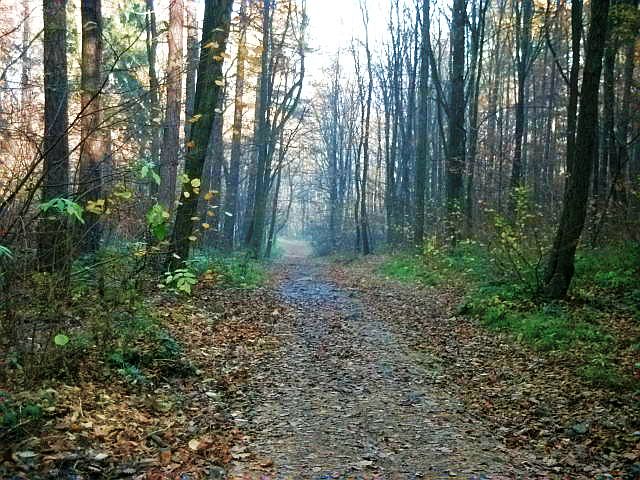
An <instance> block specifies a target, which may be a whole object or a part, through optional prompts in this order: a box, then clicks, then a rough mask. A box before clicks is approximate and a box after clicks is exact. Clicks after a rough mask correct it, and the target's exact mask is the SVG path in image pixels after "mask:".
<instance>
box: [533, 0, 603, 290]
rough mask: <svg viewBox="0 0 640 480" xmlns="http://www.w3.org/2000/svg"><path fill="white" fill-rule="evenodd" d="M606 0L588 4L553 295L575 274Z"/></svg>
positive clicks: (552, 267) (553, 259) (550, 286)
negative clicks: (587, 28)
mask: <svg viewBox="0 0 640 480" xmlns="http://www.w3.org/2000/svg"><path fill="white" fill-rule="evenodd" d="M608 13H609V0H600V1H597V2H593V3H592V4H591V26H590V28H589V36H588V39H587V45H586V56H585V63H584V73H583V76H582V89H581V92H580V99H581V101H580V112H579V117H578V128H577V132H576V141H575V153H574V155H573V158H572V157H571V152H567V165H568V172H567V185H566V190H565V195H564V202H563V207H562V215H561V217H560V225H559V227H558V231H557V233H556V237H555V240H554V243H553V249H552V251H551V256H550V259H549V265H548V268H547V272H546V277H545V280H546V290H547V293H548V295H549V296H550V297H552V298H562V297H564V296H565V295H566V294H567V291H568V289H569V286H570V284H571V279H572V278H573V273H574V259H575V253H576V248H577V246H578V242H579V241H580V235H581V234H582V229H583V228H584V223H585V218H586V214H587V201H588V199H589V180H590V176H591V169H592V165H593V153H594V149H595V148H596V145H597V132H596V124H597V119H598V90H599V84H600V76H601V73H602V56H603V53H604V45H605V40H606V33H607V23H608Z"/></svg>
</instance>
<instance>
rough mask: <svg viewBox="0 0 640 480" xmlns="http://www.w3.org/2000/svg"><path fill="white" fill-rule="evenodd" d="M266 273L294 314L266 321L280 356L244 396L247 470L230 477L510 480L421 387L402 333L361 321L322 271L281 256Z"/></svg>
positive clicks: (483, 432) (495, 454)
mask: <svg viewBox="0 0 640 480" xmlns="http://www.w3.org/2000/svg"><path fill="white" fill-rule="evenodd" d="M274 273H275V282H274V288H275V289H277V291H278V295H279V297H280V298H281V300H282V302H283V308H287V309H292V310H293V315H282V316H281V317H282V318H281V319H277V320H276V323H275V325H274V329H275V332H274V333H275V335H276V336H277V337H279V338H280V340H281V347H280V349H279V350H277V351H275V352H274V354H273V355H271V356H269V357H268V358H267V359H266V361H265V362H264V363H262V364H261V365H260V366H259V367H258V370H257V371H256V372H255V374H254V376H253V380H252V381H251V385H250V386H249V387H248V388H249V390H250V391H251V393H250V396H252V397H253V399H254V401H253V402H252V407H250V411H247V412H244V416H245V417H246V418H245V419H241V422H242V424H241V425H240V426H241V429H242V430H243V431H245V432H247V433H248V442H247V445H246V448H245V449H244V450H242V452H244V453H240V455H239V456H238V457H239V458H246V459H251V460H250V461H247V462H246V463H243V462H242V461H240V462H238V463H236V464H235V467H234V469H233V471H232V478H268V479H281V478H282V479H284V478H296V479H297V478H309V479H329V478H363V479H364V478H367V479H373V478H381V479H382V478H384V479H387V478H389V479H391V478H398V479H414V478H429V479H436V478H437V479H440V478H451V477H458V478H475V479H481V478H492V479H496V478H512V474H513V473H514V472H513V471H512V468H511V467H509V466H508V463H509V462H508V460H507V459H505V458H504V456H503V454H501V451H503V450H504V449H501V448H500V446H499V445H497V441H495V440H493V439H492V434H491V432H489V431H488V430H487V429H486V428H485V427H484V426H483V425H482V424H481V423H480V422H479V421H478V420H477V419H476V418H473V417H472V416H471V415H470V414H467V413H466V412H465V410H464V407H463V402H462V401H461V400H460V399H457V398H456V396H455V394H454V393H453V392H452V391H447V388H446V387H445V388H443V387H442V385H439V386H438V387H436V386H434V385H433V382H431V381H430V380H431V379H433V377H434V375H437V372H436V371H434V370H433V367H430V366H429V362H428V361H425V359H424V358H421V354H419V353H417V352H415V351H414V350H412V349H411V348H410V347H409V345H408V342H407V340H405V338H409V337H410V335H405V333H408V332H403V331H402V327H400V326H399V325H396V324H395V323H394V322H393V321H392V319H387V318H378V317H376V316H375V315H372V314H371V313H369V312H368V311H367V309H366V308H365V304H364V303H363V301H362V299H361V298H360V292H359V291H358V290H357V289H355V288H348V287H340V286H338V285H337V284H336V283H335V282H334V281H333V280H331V279H330V275H329V267H328V265H323V264H322V263H319V262H316V261H314V260H312V259H309V258H306V257H305V256H288V257H285V258H284V260H283V262H281V264H280V265H279V266H277V267H276V268H275V272H274ZM496 474H498V475H499V476H496ZM486 475H491V477H488V476H486ZM502 475H504V476H502Z"/></svg>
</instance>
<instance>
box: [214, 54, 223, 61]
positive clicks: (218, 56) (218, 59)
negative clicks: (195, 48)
mask: <svg viewBox="0 0 640 480" xmlns="http://www.w3.org/2000/svg"><path fill="white" fill-rule="evenodd" d="M213 59H214V60H215V61H216V62H222V61H223V60H224V57H222V56H220V55H214V57H213Z"/></svg>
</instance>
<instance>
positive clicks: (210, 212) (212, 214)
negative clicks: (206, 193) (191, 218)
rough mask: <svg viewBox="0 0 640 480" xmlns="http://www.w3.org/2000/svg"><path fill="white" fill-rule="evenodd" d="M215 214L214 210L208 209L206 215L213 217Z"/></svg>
mask: <svg viewBox="0 0 640 480" xmlns="http://www.w3.org/2000/svg"><path fill="white" fill-rule="evenodd" d="M215 215H216V212H214V211H213V210H209V211H208V212H207V216H208V217H215Z"/></svg>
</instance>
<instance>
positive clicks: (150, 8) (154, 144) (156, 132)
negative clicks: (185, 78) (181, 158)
mask: <svg viewBox="0 0 640 480" xmlns="http://www.w3.org/2000/svg"><path fill="white" fill-rule="evenodd" d="M146 5H147V15H146V17H145V23H146V43H147V62H148V64H149V116H150V117H151V122H150V123H151V130H150V132H149V136H150V138H151V141H150V145H149V155H150V160H151V162H153V164H154V165H156V166H157V167H159V165H160V115H161V112H160V100H159V98H158V94H159V92H160V84H159V82H158V74H157V72H156V55H157V50H158V31H157V28H156V12H155V10H154V8H155V7H154V5H153V0H146ZM151 185H152V191H154V193H157V189H158V186H157V185H156V184H155V183H153V182H152V183H151Z"/></svg>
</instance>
